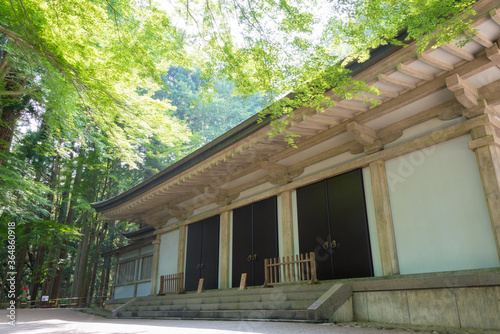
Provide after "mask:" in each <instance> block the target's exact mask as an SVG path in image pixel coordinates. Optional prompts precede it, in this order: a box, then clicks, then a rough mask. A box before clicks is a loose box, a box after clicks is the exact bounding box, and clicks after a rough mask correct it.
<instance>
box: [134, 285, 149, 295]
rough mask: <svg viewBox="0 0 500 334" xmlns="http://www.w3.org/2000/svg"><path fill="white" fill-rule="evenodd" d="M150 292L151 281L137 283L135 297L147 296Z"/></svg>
mask: <svg viewBox="0 0 500 334" xmlns="http://www.w3.org/2000/svg"><path fill="white" fill-rule="evenodd" d="M150 293H151V282H144V283H139V284H137V296H136V297H144V296H149V294H150Z"/></svg>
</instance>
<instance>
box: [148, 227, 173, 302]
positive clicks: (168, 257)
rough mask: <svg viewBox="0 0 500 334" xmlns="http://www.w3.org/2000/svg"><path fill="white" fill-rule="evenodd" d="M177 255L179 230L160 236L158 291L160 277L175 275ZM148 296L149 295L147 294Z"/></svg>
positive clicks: (158, 288)
mask: <svg viewBox="0 0 500 334" xmlns="http://www.w3.org/2000/svg"><path fill="white" fill-rule="evenodd" d="M178 253H179V230H178V229H177V230H174V231H171V232H168V233H164V234H162V235H161V242H160V260H159V262H158V281H157V282H158V286H157V293H158V292H159V290H160V284H159V282H160V276H161V275H168V274H175V273H177V254H178ZM148 294H149V293H148Z"/></svg>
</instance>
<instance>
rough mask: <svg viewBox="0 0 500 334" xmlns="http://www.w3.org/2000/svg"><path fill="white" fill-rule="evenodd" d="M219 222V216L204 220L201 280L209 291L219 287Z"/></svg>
mask: <svg viewBox="0 0 500 334" xmlns="http://www.w3.org/2000/svg"><path fill="white" fill-rule="evenodd" d="M219 222H220V217H219V216H218V215H217V216H214V217H211V218H208V219H205V220H203V239H202V248H201V265H202V269H201V273H200V278H204V288H205V289H207V290H208V289H217V288H218V287H219V225H220V224H219Z"/></svg>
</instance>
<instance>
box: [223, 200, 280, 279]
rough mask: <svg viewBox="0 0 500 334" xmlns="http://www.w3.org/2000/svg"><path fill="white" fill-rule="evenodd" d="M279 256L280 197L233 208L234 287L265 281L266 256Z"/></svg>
mask: <svg viewBox="0 0 500 334" xmlns="http://www.w3.org/2000/svg"><path fill="white" fill-rule="evenodd" d="M277 256H278V217H277V200H276V197H271V198H268V199H265V200H262V201H259V202H256V203H252V204H250V205H247V206H244V207H241V208H238V209H235V210H234V211H233V262H232V268H233V269H232V271H233V287H237V286H239V284H240V278H241V274H242V273H246V274H247V285H249V286H253V285H262V284H264V259H267V258H274V257H277Z"/></svg>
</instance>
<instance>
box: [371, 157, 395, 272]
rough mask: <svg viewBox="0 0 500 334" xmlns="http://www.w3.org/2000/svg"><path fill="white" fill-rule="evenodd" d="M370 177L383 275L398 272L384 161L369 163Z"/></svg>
mask: <svg viewBox="0 0 500 334" xmlns="http://www.w3.org/2000/svg"><path fill="white" fill-rule="evenodd" d="M370 175H371V179H372V192H373V204H374V207H375V218H376V222H377V234H378V241H379V248H380V259H381V262H382V274H383V275H384V276H389V275H397V274H399V262H398V254H397V249H396V239H395V237H394V225H393V223H392V212H391V202H390V199H389V187H388V185H387V175H386V171H385V162H384V161H374V162H372V163H371V164H370Z"/></svg>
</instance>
